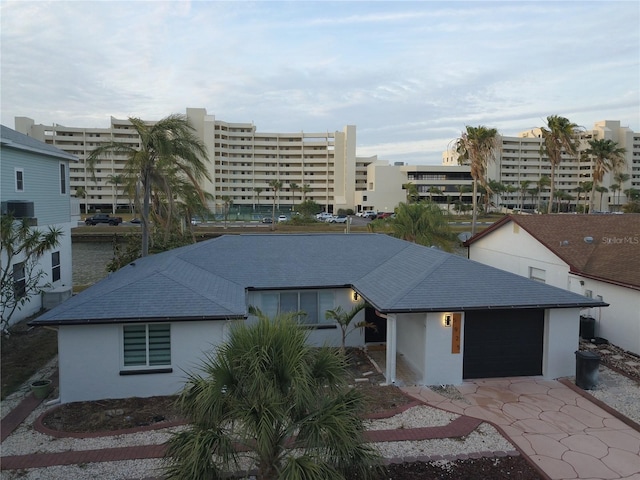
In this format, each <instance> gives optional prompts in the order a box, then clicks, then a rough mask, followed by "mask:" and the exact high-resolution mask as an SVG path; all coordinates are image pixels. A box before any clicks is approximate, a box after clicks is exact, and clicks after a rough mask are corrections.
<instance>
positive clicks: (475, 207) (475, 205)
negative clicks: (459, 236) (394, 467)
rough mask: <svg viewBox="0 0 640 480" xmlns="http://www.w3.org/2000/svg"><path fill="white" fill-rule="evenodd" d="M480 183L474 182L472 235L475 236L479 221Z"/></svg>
mask: <svg viewBox="0 0 640 480" xmlns="http://www.w3.org/2000/svg"><path fill="white" fill-rule="evenodd" d="M477 195H478V181H477V180H475V179H474V180H473V199H472V202H471V203H472V206H473V212H472V213H471V235H472V236H473V235H475V234H476V221H477V220H478V198H477Z"/></svg>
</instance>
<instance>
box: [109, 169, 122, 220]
mask: <svg viewBox="0 0 640 480" xmlns="http://www.w3.org/2000/svg"><path fill="white" fill-rule="evenodd" d="M124 182H125V178H124V175H120V174H116V175H109V176H108V177H107V183H110V184H111V185H113V209H112V210H113V212H112V213H113V214H114V215H115V214H116V211H117V210H118V185H122V184H123V183H124Z"/></svg>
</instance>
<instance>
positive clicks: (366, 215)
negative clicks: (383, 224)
mask: <svg viewBox="0 0 640 480" xmlns="http://www.w3.org/2000/svg"><path fill="white" fill-rule="evenodd" d="M377 216H378V214H377V213H376V212H372V211H370V210H368V211H366V212H364V213H363V214H362V218H367V219H369V220H375V219H376V217H377Z"/></svg>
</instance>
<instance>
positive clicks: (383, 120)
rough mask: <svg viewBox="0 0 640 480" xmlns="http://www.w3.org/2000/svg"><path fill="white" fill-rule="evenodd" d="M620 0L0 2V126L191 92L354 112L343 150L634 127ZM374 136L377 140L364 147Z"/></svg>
mask: <svg viewBox="0 0 640 480" xmlns="http://www.w3.org/2000/svg"><path fill="white" fill-rule="evenodd" d="M639 10H640V9H639V7H638V5H637V4H634V3H633V2H615V1H614V2H599V3H595V2H587V3H578V2H567V3H556V2H535V3H533V2H509V3H497V2H472V3H461V2H446V3H439V2H337V3H336V2H278V3H274V2H72V1H52V2H44V1H43V2H36V1H21V2H14V1H8V2H7V1H4V2H2V3H1V4H0V14H1V15H0V22H1V24H0V27H1V28H0V36H1V38H0V39H1V48H2V52H1V53H2V56H1V57H0V58H1V61H2V65H1V67H2V68H1V75H2V77H1V81H2V92H1V95H2V96H1V106H2V123H3V124H5V125H8V126H13V118H14V116H29V117H31V118H34V120H35V121H36V123H45V124H50V123H59V124H65V125H69V126H87V127H93V126H101V127H106V126H107V125H108V123H109V117H110V116H115V117H118V118H123V117H126V116H130V115H133V116H138V117H141V118H149V119H156V118H161V117H163V116H166V115H168V114H169V113H176V112H179V113H180V112H182V113H183V112H184V110H185V109H186V108H187V107H204V108H206V109H207V110H208V112H209V113H210V114H212V115H215V116H216V118H218V119H221V120H225V121H228V122H254V123H255V125H256V126H257V128H258V130H260V131H266V132H268V131H273V132H278V131H280V132H295V131H300V130H304V131H335V130H341V129H342V128H343V126H344V125H346V124H353V125H356V126H357V136H358V138H357V144H358V154H359V155H360V154H361V153H362V152H367V155H368V154H378V155H379V156H380V158H383V157H384V158H386V157H388V158H389V159H391V160H393V159H402V160H398V161H408V162H411V163H417V162H420V161H425V159H426V160H428V161H429V162H435V163H437V162H438V161H439V158H440V153H441V152H442V151H443V150H445V149H446V148H447V145H448V143H449V142H450V141H451V140H452V139H453V138H455V136H456V135H458V134H459V133H460V131H461V130H462V129H464V127H465V125H467V124H471V125H477V124H485V125H489V126H495V127H497V128H499V129H500V131H501V132H503V133H505V134H511V135H513V134H516V133H517V132H519V131H521V130H524V129H527V128H531V127H532V126H538V125H541V122H542V121H543V120H544V118H545V117H546V116H547V115H551V114H564V115H571V117H570V118H571V120H572V121H575V122H576V123H581V124H584V125H589V126H590V125H592V124H593V122H595V121H598V120H601V119H604V118H606V119H620V120H621V121H622V123H623V124H627V125H629V126H630V127H631V128H632V129H634V130H636V131H638V130H639V129H640V119H639V118H638V111H639V110H640V94H639V89H638V85H640V69H639V66H638V58H639V57H640V48H639V44H640V32H639V30H638V28H637V25H638V23H639V22H640V13H639ZM375 149H378V151H377V152H376V151H374V150H375Z"/></svg>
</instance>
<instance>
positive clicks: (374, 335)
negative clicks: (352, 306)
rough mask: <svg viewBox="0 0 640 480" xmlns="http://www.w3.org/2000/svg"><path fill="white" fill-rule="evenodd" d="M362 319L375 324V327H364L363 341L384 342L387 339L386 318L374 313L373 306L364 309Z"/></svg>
mask: <svg viewBox="0 0 640 480" xmlns="http://www.w3.org/2000/svg"><path fill="white" fill-rule="evenodd" d="M364 319H365V321H366V322H367V323H371V324H372V325H375V328H365V329H364V342H365V343H385V342H386V341H387V319H386V318H382V317H379V316H378V315H376V310H375V308H372V307H366V308H365V309H364Z"/></svg>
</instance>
